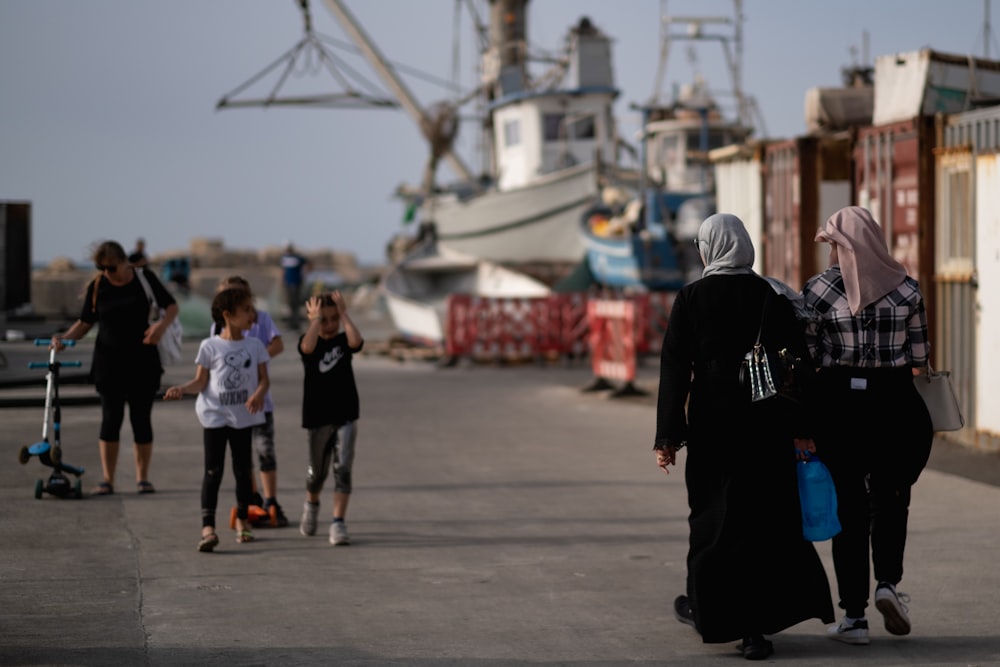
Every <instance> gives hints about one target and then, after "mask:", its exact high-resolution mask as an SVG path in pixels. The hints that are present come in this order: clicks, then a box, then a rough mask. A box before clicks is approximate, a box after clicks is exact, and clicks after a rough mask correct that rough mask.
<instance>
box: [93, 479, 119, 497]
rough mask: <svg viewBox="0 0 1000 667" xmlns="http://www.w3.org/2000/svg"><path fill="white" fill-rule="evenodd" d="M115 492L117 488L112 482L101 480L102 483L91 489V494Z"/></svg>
mask: <svg viewBox="0 0 1000 667" xmlns="http://www.w3.org/2000/svg"><path fill="white" fill-rule="evenodd" d="M114 492H115V489H114V487H113V486H111V482H101V483H100V484H98V485H97V486H95V487H94V488H92V489H91V490H90V495H92V496H110V495H111V494H112V493H114Z"/></svg>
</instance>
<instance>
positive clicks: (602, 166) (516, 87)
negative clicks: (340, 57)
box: [219, 0, 638, 341]
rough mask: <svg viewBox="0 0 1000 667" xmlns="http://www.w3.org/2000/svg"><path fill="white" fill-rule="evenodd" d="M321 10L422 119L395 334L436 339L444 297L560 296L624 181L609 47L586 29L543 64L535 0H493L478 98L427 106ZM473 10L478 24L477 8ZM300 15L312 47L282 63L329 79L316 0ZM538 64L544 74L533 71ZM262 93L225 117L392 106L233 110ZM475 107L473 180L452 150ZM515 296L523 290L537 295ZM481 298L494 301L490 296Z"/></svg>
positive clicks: (394, 299)
mask: <svg viewBox="0 0 1000 667" xmlns="http://www.w3.org/2000/svg"><path fill="white" fill-rule="evenodd" d="M323 4H324V5H325V6H326V8H327V9H328V10H329V11H330V13H331V14H332V15H333V16H334V18H335V19H336V20H337V22H338V23H339V24H340V26H341V27H342V28H343V30H344V32H345V33H346V35H347V36H348V37H349V39H350V40H351V42H353V44H354V46H355V47H356V50H357V52H358V53H360V54H361V56H362V57H364V59H365V60H366V61H367V62H368V64H369V65H370V66H371V67H372V69H373V71H374V72H375V74H376V75H377V76H378V78H379V79H380V80H381V82H382V84H383V85H384V86H385V88H386V89H387V90H388V91H389V92H390V94H391V96H392V97H393V98H394V102H395V104H396V105H398V106H399V107H401V108H402V109H404V110H405V111H406V112H407V113H408V114H409V115H410V116H411V117H412V118H413V120H414V122H415V123H416V125H417V127H418V128H419V131H420V132H421V134H422V135H423V137H424V138H425V139H426V140H427V143H428V147H429V156H428V159H427V162H426V165H425V168H424V170H423V175H422V178H421V180H420V183H419V184H418V185H416V186H401V187H399V188H398V189H397V191H396V195H397V196H398V197H400V198H401V199H402V200H403V202H404V204H405V206H406V210H407V211H408V213H412V219H413V220H415V221H416V222H418V224H417V225H416V227H417V229H418V232H417V234H416V238H409V239H406V240H407V241H408V242H412V243H417V245H418V248H417V249H416V250H415V251H413V252H411V253H409V254H407V255H405V256H404V257H403V258H402V259H400V260H398V261H396V262H394V264H393V266H392V268H391V270H390V271H389V272H388V274H387V276H386V277H385V284H384V290H383V293H384V294H385V295H386V298H387V301H388V305H389V311H390V313H391V315H392V319H393V322H394V324H395V325H396V326H397V328H398V329H399V330H400V331H401V332H402V333H403V334H404V335H405V336H409V337H413V338H415V339H425V340H428V341H435V340H440V339H441V337H442V331H441V327H440V321H441V317H440V316H441V306H442V304H443V303H444V297H445V296H446V294H447V293H449V292H447V291H445V290H450V292H459V291H463V292H465V293H470V294H474V295H480V296H483V295H486V294H494V295H495V294H504V295H511V296H528V295H532V294H535V293H537V292H538V289H539V287H540V286H541V287H544V284H541V283H540V281H539V280H532V278H538V279H541V280H544V283H545V284H549V285H551V284H556V283H557V282H558V281H559V280H560V279H561V278H563V277H565V276H566V275H568V274H570V273H571V272H572V270H573V269H574V268H575V267H577V266H579V265H580V264H581V262H583V261H584V260H585V250H584V244H583V240H582V239H581V237H580V235H579V232H578V224H579V219H580V216H581V215H582V214H583V212H584V210H585V209H586V208H587V207H588V206H590V205H591V203H592V202H593V201H594V199H595V198H596V197H597V195H598V194H599V192H600V188H601V184H602V182H607V181H609V180H611V179H613V178H614V177H616V175H617V174H618V171H619V168H618V160H617V157H618V153H619V151H620V149H621V148H622V146H621V144H622V142H620V140H619V138H618V135H617V129H616V126H615V121H614V114H613V105H614V101H615V99H616V98H617V97H618V95H619V91H618V89H617V88H616V87H615V83H614V75H613V70H612V64H611V39H610V38H609V37H608V36H607V35H606V34H604V33H603V32H602V31H601V30H600V29H599V28H598V27H597V26H596V25H594V23H592V22H591V20H590V19H589V18H587V17H582V18H580V19H579V20H578V21H577V22H576V23H575V24H574V25H573V26H572V27H571V28H570V29H569V31H568V33H567V35H566V38H565V40H564V45H563V48H562V49H561V50H560V51H559V52H558V53H556V54H555V55H552V54H536V53H535V52H534V50H533V49H530V48H529V46H528V38H527V33H528V19H527V4H528V0H491V1H490V2H489V3H488V12H489V18H488V22H487V23H488V25H484V24H483V23H482V22H481V21H479V17H478V16H475V17H474V18H475V20H474V24H475V25H476V27H477V29H478V32H479V35H480V37H481V38H482V44H483V47H482V49H481V53H480V67H479V77H480V82H479V85H478V86H477V87H476V89H475V90H473V91H470V93H468V94H466V95H464V96H461V97H459V98H456V99H454V100H449V101H444V102H438V103H435V104H434V105H430V106H426V107H425V106H424V105H422V104H421V103H420V102H419V101H418V100H417V99H416V97H415V96H414V95H413V93H412V92H411V91H410V89H409V88H408V86H407V85H406V83H405V82H404V80H403V79H402V78H401V77H400V76H399V74H398V71H397V70H398V68H397V67H394V66H392V65H391V64H390V61H389V60H388V59H387V58H386V57H385V56H384V55H383V53H382V52H381V50H380V49H379V47H378V45H377V44H376V42H375V41H374V40H373V39H372V38H371V37H369V35H368V34H367V33H366V31H365V30H364V29H363V27H362V26H361V25H360V24H359V22H358V21H357V19H356V18H355V17H354V16H353V15H352V13H351V12H350V11H349V9H348V7H347V5H346V3H345V2H344V1H343V0H323ZM466 4H467V6H468V7H470V11H474V10H473V9H472V8H473V7H474V6H475V4H477V3H471V2H470V3H466ZM459 6H463V5H459ZM300 7H301V8H302V10H303V15H304V18H305V30H306V36H305V38H304V39H303V40H302V42H300V44H298V45H297V46H296V48H295V49H293V50H292V51H291V52H289V54H288V55H287V56H286V58H285V61H286V65H285V69H286V71H292V70H294V68H295V63H296V60H295V58H297V57H299V56H300V55H301V54H302V53H307V52H308V53H315V54H316V57H317V58H318V59H320V60H321V61H323V62H324V63H328V64H330V66H331V67H332V63H333V62H334V59H333V58H332V57H329V56H327V55H326V52H325V50H324V48H325V47H324V46H323V44H322V40H321V39H320V38H319V37H318V36H317V33H316V32H315V31H314V29H313V27H312V20H311V16H310V14H309V9H308V7H309V3H308V0H300ZM540 62H545V63H547V67H544V68H542V70H541V71H536V67H540V65H539V63H540ZM275 68H276V66H272V68H271V69H275ZM262 74H263V73H262ZM338 78H343V77H338ZM254 80H255V79H252V80H251V81H249V82H247V83H246V84H244V85H243V86H240V87H238V88H237V89H235V90H234V91H232V93H230V94H228V95H226V96H225V97H224V98H223V99H222V100H221V101H220V104H219V106H220V108H224V107H234V106H246V105H271V104H279V103H285V104H308V105H324V106H358V105H365V106H373V107H383V106H386V105H388V104H389V101H388V100H386V99H384V98H381V97H371V96H364V95H361V94H359V93H358V92H356V91H349V92H348V93H346V94H342V95H339V96H335V97H331V96H329V95H324V96H315V97H308V98H306V97H303V96H301V95H299V96H295V97H290V98H281V97H279V96H278V95H277V93H276V90H275V91H272V93H271V94H270V95H268V96H267V97H264V98H257V99H251V100H239V99H237V98H238V95H239V94H240V93H241V92H242V91H244V90H246V89H247V86H248V85H250V84H251V83H252V82H253V81H254ZM279 85H280V84H279ZM472 101H475V102H477V104H478V106H477V111H478V112H479V114H478V121H479V123H480V129H481V132H482V138H481V140H480V141H479V142H478V145H479V146H481V147H482V152H483V153H484V154H483V155H482V156H481V157H482V161H481V162H482V164H483V165H484V166H483V168H482V169H481V170H480V171H478V172H474V171H473V170H472V169H470V168H469V167H468V166H467V165H466V163H465V160H463V158H462V157H461V156H459V155H458V154H457V152H456V151H455V150H453V146H454V142H455V138H456V136H457V133H458V129H459V126H460V124H461V123H460V119H461V114H460V113H459V109H460V108H461V107H463V106H464V105H465V104H468V103H470V102H472ZM441 163H445V164H447V165H448V166H449V167H450V171H451V172H452V173H453V174H454V177H455V179H456V180H454V181H451V182H439V179H438V175H437V171H438V166H439V165H440V164H441ZM633 171H638V165H635V167H634V169H633ZM408 217H409V216H408ZM417 239H426V240H428V242H426V243H424V242H418V241H417ZM390 245H395V244H394V242H391V243H390ZM473 276H475V278H473ZM487 278H490V279H492V282H491V280H488V279H487ZM529 280H531V283H529V282H527V281H529ZM498 281H499V282H498ZM508 285H515V286H523V287H524V289H525V290H528V293H523V292H524V290H520V291H519V289H514V288H510V289H508V287H507V286H508ZM529 286H530V288H529ZM485 289H490V290H491V291H489V292H483V291H481V290H485ZM545 289H547V288H545ZM431 313H434V314H435V316H434V317H432V316H431Z"/></svg>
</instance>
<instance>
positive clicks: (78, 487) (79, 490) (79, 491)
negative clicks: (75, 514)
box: [73, 479, 83, 500]
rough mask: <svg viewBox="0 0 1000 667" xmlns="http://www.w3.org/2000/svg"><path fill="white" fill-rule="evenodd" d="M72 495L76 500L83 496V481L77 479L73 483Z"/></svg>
mask: <svg viewBox="0 0 1000 667" xmlns="http://www.w3.org/2000/svg"><path fill="white" fill-rule="evenodd" d="M73 495H74V496H75V497H76V499H77V500H79V499H80V498H83V481H82V480H79V479H78V480H76V482H74V483H73Z"/></svg>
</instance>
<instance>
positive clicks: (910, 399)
mask: <svg viewBox="0 0 1000 667" xmlns="http://www.w3.org/2000/svg"><path fill="white" fill-rule="evenodd" d="M851 378H856V379H857V380H860V381H861V382H858V381H857V380H856V382H855V384H856V385H864V386H865V388H864V389H857V388H856V389H852V388H851ZM818 389H819V393H820V402H819V405H820V406H823V408H825V409H826V410H827V413H826V419H825V420H824V423H823V424H822V425H821V426H820V433H821V435H820V436H819V437H817V440H816V446H817V450H818V453H819V456H820V458H821V459H822V460H823V461H825V462H826V464H827V467H828V468H829V469H830V473H831V474H832V476H833V481H834V484H835V485H836V487H837V504H838V515H839V517H840V523H841V527H842V531H841V532H840V534H839V535H837V536H836V537H834V538H833V564H834V569H835V570H836V574H837V587H838V589H839V593H840V606H841V607H842V608H844V609H845V610H846V612H847V615H848V616H851V617H855V618H857V617H862V616H864V615H865V611H864V610H865V608H866V607H867V606H868V598H869V596H870V593H871V583H870V580H871V565H872V564H874V574H875V580H876V581H880V582H881V581H885V582H888V583H890V584H897V583H899V581H900V580H901V579H902V578H903V554H904V551H905V548H906V535H907V521H908V519H909V508H910V489H911V487H912V486H913V484H914V483H915V482H916V481H917V478H918V477H919V476H920V472H921V471H922V470H923V468H924V466H925V465H926V464H927V459H928V457H929V456H930V450H931V443H932V441H933V438H934V433H933V431H932V429H931V422H930V415H928V413H927V408H926V407H925V406H924V403H923V400H922V399H921V398H920V396H919V394H917V391H916V389H914V388H913V379H912V375H911V373H910V371H909V369H867V370H860V369H853V370H852V369H823V370H822V371H820V373H819V376H818ZM869 553H870V556H869Z"/></svg>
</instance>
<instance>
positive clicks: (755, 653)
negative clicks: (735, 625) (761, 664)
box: [742, 635, 774, 660]
mask: <svg viewBox="0 0 1000 667" xmlns="http://www.w3.org/2000/svg"><path fill="white" fill-rule="evenodd" d="M742 648H743V657H744V658H746V659H747V660H765V659H767V658H768V657H770V655H771V654H772V653H774V644H772V643H771V642H770V641H768V640H766V639H764V636H763V635H750V636H749V637H744V638H743V647H742Z"/></svg>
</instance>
